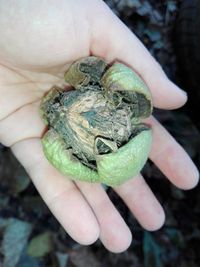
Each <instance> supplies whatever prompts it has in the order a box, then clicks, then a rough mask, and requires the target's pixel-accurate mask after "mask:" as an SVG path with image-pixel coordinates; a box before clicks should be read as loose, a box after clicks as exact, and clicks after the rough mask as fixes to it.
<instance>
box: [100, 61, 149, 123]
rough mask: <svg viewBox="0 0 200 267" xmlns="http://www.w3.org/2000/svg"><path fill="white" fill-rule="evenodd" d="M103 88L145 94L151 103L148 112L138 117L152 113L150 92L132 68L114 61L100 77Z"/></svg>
mask: <svg viewBox="0 0 200 267" xmlns="http://www.w3.org/2000/svg"><path fill="white" fill-rule="evenodd" d="M101 83H102V85H103V87H104V89H105V90H108V89H109V90H110V91H132V92H134V93H139V94H142V95H145V97H146V99H148V100H149V102H150V103H151V108H150V109H149V112H148V113H146V114H145V115H144V116H142V117H140V118H146V117H149V116H150V115H151V113H152V108H153V105H152V97H151V93H150V91H149V89H148V87H147V86H146V84H145V83H144V82H143V80H142V79H141V78H140V77H139V76H138V74H136V73H135V72H134V71H133V70H132V69H130V68H129V67H127V66H126V65H124V64H121V63H114V64H113V65H112V66H111V67H110V68H109V69H108V70H107V71H106V72H105V74H104V75H103V77H102V78H101Z"/></svg>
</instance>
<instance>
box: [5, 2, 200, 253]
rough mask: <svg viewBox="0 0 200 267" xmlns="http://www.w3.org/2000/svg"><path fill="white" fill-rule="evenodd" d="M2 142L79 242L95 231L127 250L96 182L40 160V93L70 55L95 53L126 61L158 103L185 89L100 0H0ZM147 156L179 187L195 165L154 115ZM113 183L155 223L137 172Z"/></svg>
mask: <svg viewBox="0 0 200 267" xmlns="http://www.w3.org/2000/svg"><path fill="white" fill-rule="evenodd" d="M0 36H1V39H0V93H1V98H0V142H2V143H3V144H4V145H6V146H10V147H11V149H12V151H13V153H14V154H15V156H16V157H17V158H18V159H19V161H20V162H21V163H22V165H23V166H24V167H25V168H26V170H27V172H28V173H29V175H30V177H31V179H32V180H33V183H34V184H35V186H36V187H37V189H38V191H39V192H40V194H41V196H42V198H43V199H44V201H45V202H46V203H47V205H48V207H49V208H50V210H51V211H52V212H53V214H54V215H55V216H56V218H57V219H58V220H59V222H60V223H61V224H62V226H63V227H64V228H65V229H66V231H67V232H68V233H69V234H70V235H71V236H72V237H73V238H74V239H75V240H76V241H77V242H80V243H81V244H90V243H93V242H94V241H95V240H96V239H97V238H100V239H101V241H102V243H103V244H104V246H105V247H106V248H108V249H109V250H111V251H113V252H120V251H123V250H125V249H126V248H127V247H128V246H129V244H130V242H131V232H130V230H129V228H128V226H127V225H126V223H125V222H124V220H123V218H122V217H121V216H120V214H119V213H118V211H117V210H116V208H115V207H114V205H113V204H112V202H111V201H110V200H109V198H108V196H107V194H106V192H105V190H104V189H103V187H102V186H101V185H99V184H89V183H85V182H72V181H70V180H68V179H67V178H66V177H64V176H63V175H62V174H60V173H59V172H58V171H57V170H56V169H54V168H53V167H52V166H51V165H50V164H49V163H48V161H47V160H46V159H45V157H44V154H43V151H42V147H41V142H40V138H41V136H42V134H43V132H44V124H43V122H42V120H41V118H40V115H39V104H40V100H41V98H42V97H43V95H44V94H45V92H47V91H48V90H49V89H50V88H51V87H52V86H53V85H58V86H64V80H63V76H64V72H65V71H66V69H67V67H68V66H69V65H70V64H71V63H72V62H74V61H75V60H77V59H79V58H81V57H84V56H88V55H96V56H100V57H103V58H105V59H106V60H108V61H112V60H118V61H121V62H123V63H125V64H127V65H129V66H130V67H132V68H133V69H134V70H135V71H136V72H137V73H138V74H139V75H140V76H141V77H142V78H143V80H144V81H145V82H146V83H147V85H148V86H149V88H150V90H151V92H152V96H153V102H154V105H155V106H156V107H159V108H164V109H173V108H177V107H180V106H182V105H183V104H184V103H185V102H186V95H185V94H184V93H183V92H182V91H181V90H180V89H179V88H178V87H177V86H176V85H174V84H173V83H171V82H170V81H169V80H168V79H167V77H166V76H165V74H164V73H163V71H162V69H161V67H160V66H159V65H158V63H157V62H156V61H155V60H154V59H153V58H152V57H151V55H150V54H149V53H148V51H147V50H146V49H145V48H144V46H143V45H142V44H141V43H140V41H139V40H138V39H137V38H136V37H135V36H134V35H133V33H131V32H130V31H129V30H128V29H127V28H126V26H125V25H124V24H123V23H122V22H121V21H120V20H119V19H118V18H117V17H115V16H114V14H113V13H112V12H111V11H110V10H109V8H108V7H107V6H106V5H105V4H104V3H103V2H101V1H100V0H85V1H84V3H83V1H78V0H77V1H70V0H69V1H65V0H60V1H53V0H42V1H41V0H40V1H39V0H31V1H26V0H19V1H12V0H6V1H4V0H0ZM148 121H149V123H150V124H151V125H152V129H153V145H152V151H151V154H150V158H151V160H152V161H153V162H154V163H155V164H156V165H157V166H158V167H159V168H160V169H161V171H162V172H163V173H164V174H165V175H166V176H167V177H168V179H169V180H170V181H171V182H173V183H174V184H175V185H177V186H178V187H180V188H183V189H189V188H192V187H194V186H195V185H196V184H197V182H198V171H197V169H196V167H195V166H194V165H193V163H192V161H191V160H190V158H189V157H188V155H187V154H186V153H185V152H184V150H183V149H182V148H181V147H180V146H179V144H178V143H177V142H176V141H175V140H174V139H173V138H172V137H171V136H170V135H169V133H168V132H167V131H166V130H165V129H164V128H163V127H162V126H161V125H160V124H159V123H158V122H157V121H156V120H155V119H154V118H150V119H149V120H148ZM114 190H115V191H116V192H117V193H118V194H119V196H120V197H121V198H122V199H123V200H124V202H125V203H126V205H127V206H128V207H129V209H130V210H131V212H132V213H133V214H134V215H135V217H136V218H137V219H138V221H139V222H140V223H141V225H142V226H143V227H144V228H146V229H148V230H156V229H158V228H159V227H161V226H162V224H163V222H164V212H163V209H162V207H161V206H160V204H159V203H158V201H157V200H156V198H155V196H154V195H153V193H152V192H151V190H150V188H149V187H148V186H147V184H146V183H145V181H144V179H143V178H142V176H141V175H139V176H138V177H134V179H131V180H129V181H128V182H126V183H125V184H123V185H121V186H118V187H115V188H114Z"/></svg>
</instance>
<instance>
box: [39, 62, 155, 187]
mask: <svg viewBox="0 0 200 267" xmlns="http://www.w3.org/2000/svg"><path fill="white" fill-rule="evenodd" d="M65 80H66V82H68V83H69V84H70V85H71V86H72V87H73V88H72V89H73V90H70V91H64V90H63V89H61V88H58V87H54V88H53V89H52V90H51V91H50V92H49V93H48V94H47V95H46V96H45V97H44V98H43V100H42V103H41V114H42V117H43V119H44V121H45V122H46V123H47V124H48V128H49V130H48V131H47V132H46V133H45V135H44V136H43V138H42V144H43V149H44V153H45V155H46V157H47V159H48V160H49V161H50V162H51V163H52V164H53V165H54V166H55V167H56V168H57V169H58V170H59V171H60V172H62V173H63V174H64V175H66V176H67V177H69V178H71V179H73V180H82V181H87V182H100V183H104V184H107V185H110V186H116V185H119V184H121V183H123V182H125V181H126V180H128V179H130V178H132V177H133V176H135V175H137V174H138V173H139V172H140V171H141V169H142V168H143V166H144V164H145V162H146V160H147V158H148V154H149V151H150V147H151V139H152V136H151V129H150V127H149V126H147V125H145V124H144V123H143V122H142V119H144V118H147V117H149V116H150V114H151V112H152V100H151V94H150V92H149V90H148V88H147V86H146V85H145V83H144V82H143V81H142V80H141V78H140V77H139V76H138V75H137V74H136V73H135V72H134V71H133V70H131V69H130V68H128V67H127V66H125V65H124V64H121V63H114V64H112V65H108V64H107V63H106V62H105V61H104V60H103V59H101V58H97V57H86V58H83V59H80V60H78V61H76V62H75V63H73V64H72V65H71V66H70V68H69V70H68V71H67V72H66V73H65Z"/></svg>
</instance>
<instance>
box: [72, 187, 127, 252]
mask: <svg viewBox="0 0 200 267" xmlns="http://www.w3.org/2000/svg"><path fill="white" fill-rule="evenodd" d="M76 184H77V186H78V187H79V189H80V190H81V192H82V193H83V195H84V196H85V198H86V200H87V202H88V203H89V204H90V206H91V208H92V209H93V211H94V213H95V215H96V218H97V220H98V222H99V226H100V239H101V241H102V243H103V245H104V246H105V247H106V248H107V249H108V250H110V251H112V252H115V253H119V252H122V251H125V250H126V249H127V248H128V247H129V245H130V243H131V239H132V237H131V232H130V230H129V228H128V226H127V225H126V223H125V222H124V220H123V218H122V217H121V215H120V214H119V212H118V211H117V210H116V208H115V207H114V205H113V203H112V202H111V201H110V199H109V198H108V196H107V194H106V192H105V190H104V189H103V187H102V186H101V185H99V184H89V183H85V182H76Z"/></svg>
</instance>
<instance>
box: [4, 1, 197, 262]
mask: <svg viewBox="0 0 200 267" xmlns="http://www.w3.org/2000/svg"><path fill="white" fill-rule="evenodd" d="M105 2H106V3H107V4H108V5H109V6H110V7H111V9H112V10H113V11H114V12H115V13H116V15H117V16H119V17H120V19H121V20H122V21H124V23H125V24H126V25H127V26H128V27H129V28H130V29H131V30H132V31H133V32H134V33H135V34H136V35H137V36H138V37H139V39H140V40H141V41H142V42H143V43H144V44H145V46H146V47H147V48H148V49H149V51H150V52H151V54H152V55H153V56H154V57H155V58H156V59H157V60H158V61H159V62H160V64H161V65H162V67H163V69H164V70H165V72H166V73H167V75H168V76H169V77H170V78H171V79H172V80H173V81H174V82H176V83H177V84H179V85H180V86H181V87H182V88H183V89H185V90H186V91H187V92H188V94H189V102H188V104H187V105H186V106H185V107H184V108H182V109H179V110H177V111H162V110H155V111H154V115H155V116H156V117H157V118H158V120H159V121H160V122H161V123H163V124H164V126H165V127H166V128H167V129H168V130H169V131H170V133H171V134H172V135H173V136H174V137H175V138H176V140H177V141H178V142H179V143H180V144H181V145H182V146H183V147H184V148H185V149H186V151H187V152H188V153H189V155H190V156H191V158H192V159H193V160H194V161H195V163H196V164H197V166H198V167H199V166H200V119H199V116H200V115H199V114H200V113H199V107H198V106H199V101H200V85H199V84H200V1H199V0H184V1H179V0H174V1H167V0H105ZM143 174H144V176H145V178H146V181H147V183H148V184H149V185H150V187H151V188H152V190H153V191H154V193H155V194H156V196H157V197H158V199H159V200H160V202H161V203H162V205H163V206H164V209H165V212H166V222H165V225H164V227H162V229H161V230H159V231H157V232H147V231H144V230H143V229H142V228H141V227H140V225H139V224H138V223H137V221H136V220H135V218H134V217H133V216H132V215H131V214H130V212H129V211H128V209H127V208H126V206H125V205H124V204H123V202H122V201H121V200H120V199H119V198H118V197H117V195H116V194H115V193H114V192H113V191H112V189H108V194H109V196H110V198H111V199H112V200H113V202H114V203H115V205H116V206H117V208H118V209H119V211H120V213H121V214H122V216H123V217H124V218H125V220H126V222H127V224H128V225H129V227H130V228H131V230H132V233H133V242H132V244H131V246H130V248H129V249H128V251H126V252H124V253H121V254H118V255H116V254H113V253H110V252H108V251H106V249H104V247H103V246H102V245H101V243H100V242H96V243H95V244H94V245H92V246H88V247H87V246H81V245H79V244H77V243H75V242H74V241H73V240H72V239H71V238H70V237H69V236H68V235H67V234H66V233H65V231H64V230H63V229H62V227H61V226H60V225H59V223H58V222H57V221H56V219H54V217H53V216H52V215H51V213H50V211H49V210H48V208H47V207H46V205H45V204H44V202H43V201H42V199H41V197H40V196H39V195H38V193H37V191H36V190H35V188H34V186H33V185H32V183H31V182H30V180H29V178H28V176H27V174H26V173H25V171H24V170H23V168H22V167H21V166H20V165H19V163H18V162H17V161H16V159H15V158H14V157H13V156H12V154H11V153H10V151H9V149H7V148H5V147H3V146H2V145H1V144H0V267H1V266H3V267H46V266H48V267H107V266H109V267H112V266H115V267H124V266H126V267H177V266H179V267H199V266H200V253H199V252H200V190H199V187H197V188H195V189H193V190H191V191H181V190H179V189H177V188H176V187H175V186H173V185H171V184H170V183H169V182H168V181H167V180H166V179H165V177H164V176H163V175H162V174H161V173H160V171H159V170H158V169H157V168H156V167H155V166H154V165H153V164H152V163H151V162H148V163H147V165H146V167H145V169H144V171H143Z"/></svg>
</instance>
